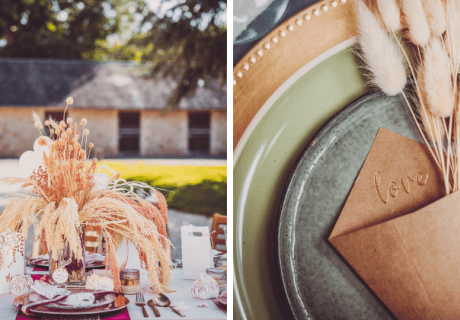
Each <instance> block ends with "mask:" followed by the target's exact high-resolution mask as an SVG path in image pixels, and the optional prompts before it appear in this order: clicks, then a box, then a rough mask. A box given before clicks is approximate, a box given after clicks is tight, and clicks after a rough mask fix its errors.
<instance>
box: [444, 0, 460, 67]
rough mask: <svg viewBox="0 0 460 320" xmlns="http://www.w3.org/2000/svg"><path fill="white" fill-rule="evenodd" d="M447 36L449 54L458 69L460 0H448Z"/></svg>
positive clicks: (459, 54)
mask: <svg viewBox="0 0 460 320" xmlns="http://www.w3.org/2000/svg"><path fill="white" fill-rule="evenodd" d="M446 13H447V14H446V16H447V19H446V37H445V44H446V48H447V52H448V53H449V56H450V57H451V58H452V60H453V61H454V66H453V69H454V70H455V71H456V70H457V65H458V59H459V58H460V57H459V56H460V3H459V1H458V0H447V5H446Z"/></svg>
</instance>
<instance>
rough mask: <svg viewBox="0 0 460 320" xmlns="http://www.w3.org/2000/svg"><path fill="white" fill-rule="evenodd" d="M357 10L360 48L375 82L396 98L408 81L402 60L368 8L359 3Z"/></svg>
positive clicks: (357, 2) (358, 1)
mask: <svg viewBox="0 0 460 320" xmlns="http://www.w3.org/2000/svg"><path fill="white" fill-rule="evenodd" d="M356 7H357V9H358V21H359V33H360V45H361V49H362V51H363V59H364V61H365V63H366V65H367V68H368V69H369V70H370V71H371V73H372V80H371V81H372V82H373V83H374V84H375V85H376V86H378V87H379V88H380V89H381V90H382V91H383V92H384V93H386V94H388V95H390V96H394V95H396V94H398V93H399V92H400V91H401V90H402V89H404V87H405V85H406V81H407V79H406V70H405V68H404V64H403V59H402V56H401V54H400V52H399V51H398V50H397V48H396V47H395V45H394V43H393V42H392V40H391V39H390V37H389V35H388V34H387V33H386V32H385V30H384V29H383V28H382V27H381V25H380V23H379V21H378V20H377V19H376V18H375V16H374V15H373V14H372V12H370V11H369V9H368V8H367V7H366V5H365V4H364V3H363V2H362V1H361V0H357V1H356Z"/></svg>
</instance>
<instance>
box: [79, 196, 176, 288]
mask: <svg viewBox="0 0 460 320" xmlns="http://www.w3.org/2000/svg"><path fill="white" fill-rule="evenodd" d="M96 193H97V194H98V197H94V195H93V198H92V199H91V200H90V201H89V202H88V203H87V204H86V205H85V206H84V207H83V208H82V210H81V211H80V222H81V223H86V224H87V225H90V224H91V225H92V226H96V227H100V228H101V229H102V230H103V234H104V237H106V241H107V243H108V246H109V247H110V248H111V249H110V250H109V252H116V249H117V248H118V246H119V245H120V243H121V241H122V239H123V237H125V238H126V240H127V241H131V242H133V243H134V244H135V245H136V246H137V248H139V249H141V250H142V252H143V254H145V256H146V259H145V261H144V262H146V267H147V270H148V272H149V280H150V282H151V284H152V287H153V289H154V290H155V291H156V292H170V290H169V289H168V287H167V285H168V284H169V281H170V275H171V269H170V262H169V259H168V257H167V255H166V253H165V251H164V250H163V245H162V243H161V239H162V238H164V236H162V235H161V234H160V233H159V232H158V230H157V226H156V225H155V223H154V222H153V221H152V220H151V219H147V218H146V217H144V216H143V215H141V214H139V212H138V211H136V209H135V208H133V206H132V205H131V204H130V202H129V201H128V200H127V199H126V198H123V196H120V195H119V194H117V193H116V192H115V191H112V192H111V193H112V195H111V196H110V192H107V191H106V192H95V194H96ZM166 243H167V244H169V240H166ZM109 260H110V261H109V264H110V266H111V268H112V276H113V277H114V278H115V277H118V274H117V272H119V267H118V262H117V261H116V257H109ZM158 264H160V265H161V266H162V277H161V282H160V280H159V275H158V270H157V268H156V266H158Z"/></svg>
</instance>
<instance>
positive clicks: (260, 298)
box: [233, 49, 367, 320]
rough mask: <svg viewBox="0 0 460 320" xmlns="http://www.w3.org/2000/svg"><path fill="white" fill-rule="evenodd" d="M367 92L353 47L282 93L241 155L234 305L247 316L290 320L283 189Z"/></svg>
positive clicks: (236, 170)
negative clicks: (317, 139) (320, 134)
mask: <svg viewBox="0 0 460 320" xmlns="http://www.w3.org/2000/svg"><path fill="white" fill-rule="evenodd" d="M366 90H367V89H366V88H365V86H364V84H363V80H362V78H361V75H360V72H359V69H358V67H357V64H356V60H355V57H354V55H353V53H352V49H346V50H344V51H341V52H339V53H338V54H336V55H334V56H333V57H331V58H329V59H327V60H326V61H324V62H322V63H321V64H319V65H318V66H316V67H315V68H313V69H312V70H310V71H309V72H308V73H307V74H305V75H304V76H302V77H301V78H300V79H299V80H298V81H296V82H295V83H294V84H293V85H291V86H290V87H289V88H288V89H287V90H286V92H285V93H283V94H282V95H281V96H280V98H279V99H278V100H277V101H276V102H275V103H274V104H273V106H271V107H270V109H269V110H268V111H267V113H266V114H265V115H264V117H263V118H262V119H261V121H260V122H259V124H258V125H257V126H256V128H255V129H254V131H253V133H252V134H251V136H250V137H249V139H248V140H247V142H246V144H245V146H244V148H242V151H241V153H240V156H239V157H238V159H236V160H235V163H234V178H233V179H234V180H233V199H234V202H233V203H234V205H233V207H234V229H233V230H234V246H233V248H234V272H235V278H234V279H235V282H234V292H235V294H236V295H235V298H234V304H239V305H240V306H241V307H240V308H241V309H242V311H241V313H243V312H244V315H241V316H240V317H241V318H242V319H264V320H270V319H289V317H290V316H289V313H290V310H289V305H288V304H287V301H286V297H285V294H284V289H283V286H282V283H281V279H280V277H279V275H278V273H277V265H278V263H277V262H276V260H275V253H276V247H275V238H276V233H275V230H276V219H277V216H278V207H279V203H280V200H281V197H282V194H283V190H284V186H285V184H286V181H287V179H288V176H289V173H290V171H291V170H292V168H293V166H294V165H295V163H296V160H297V159H298V157H299V156H300V155H301V153H302V151H303V150H304V149H305V147H306V146H307V145H308V143H309V142H310V140H311V139H312V138H313V136H314V134H315V133H316V132H317V131H318V130H319V129H320V128H321V127H322V126H323V125H324V123H325V122H326V121H327V120H328V119H329V118H331V117H332V116H333V115H335V114H336V113H337V112H338V111H340V110H341V109H342V108H343V107H345V106H347V105H348V104H349V103H351V102H352V101H353V100H355V99H357V98H358V97H360V96H361V95H362V94H364V93H365V92H366ZM283 301H284V302H283Z"/></svg>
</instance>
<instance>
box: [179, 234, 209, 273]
mask: <svg viewBox="0 0 460 320" xmlns="http://www.w3.org/2000/svg"><path fill="white" fill-rule="evenodd" d="M180 231H181V246H182V264H183V273H184V279H194V280H196V279H198V278H199V274H200V273H206V269H208V268H212V267H214V261H213V257H212V253H211V238H210V235H209V227H198V226H192V225H188V226H182V227H181V228H180Z"/></svg>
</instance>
